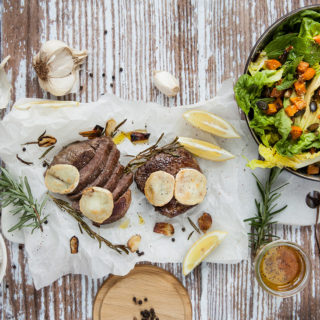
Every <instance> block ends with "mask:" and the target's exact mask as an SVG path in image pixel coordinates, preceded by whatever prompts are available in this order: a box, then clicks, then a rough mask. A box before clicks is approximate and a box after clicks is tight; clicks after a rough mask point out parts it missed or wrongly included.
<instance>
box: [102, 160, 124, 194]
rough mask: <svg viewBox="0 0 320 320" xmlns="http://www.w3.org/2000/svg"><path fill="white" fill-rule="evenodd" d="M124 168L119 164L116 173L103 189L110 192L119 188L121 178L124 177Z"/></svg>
mask: <svg viewBox="0 0 320 320" xmlns="http://www.w3.org/2000/svg"><path fill="white" fill-rule="evenodd" d="M123 170H124V167H123V166H122V165H121V164H120V163H118V164H117V166H116V167H115V168H114V171H113V173H112V175H111V177H110V179H109V180H108V182H107V183H106V184H105V185H104V186H103V188H105V189H108V190H109V191H111V192H112V191H113V190H114V189H115V187H116V186H117V184H118V182H119V180H120V178H121V177H122V174H123Z"/></svg>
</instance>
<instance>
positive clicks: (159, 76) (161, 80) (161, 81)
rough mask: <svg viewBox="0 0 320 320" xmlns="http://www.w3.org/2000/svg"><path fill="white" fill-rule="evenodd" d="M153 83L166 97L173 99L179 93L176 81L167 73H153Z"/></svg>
mask: <svg viewBox="0 0 320 320" xmlns="http://www.w3.org/2000/svg"><path fill="white" fill-rule="evenodd" d="M153 83H154V85H155V86H156V87H157V88H158V89H159V91H161V92H162V93H163V94H165V95H166V96H168V97H174V96H176V95H177V94H178V92H179V91H180V87H179V81H178V79H177V78H175V77H174V76H173V75H172V74H171V73H169V72H167V71H157V70H155V71H153Z"/></svg>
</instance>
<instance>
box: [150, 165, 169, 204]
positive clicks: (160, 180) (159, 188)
mask: <svg viewBox="0 0 320 320" xmlns="http://www.w3.org/2000/svg"><path fill="white" fill-rule="evenodd" d="M174 184H175V183H174V176H173V175H171V174H169V173H167V172H165V171H161V170H160V171H155V172H152V173H151V174H150V176H149V177H148V179H147V181H146V184H145V187H144V194H145V196H146V198H147V199H148V201H149V202H150V203H151V204H152V205H154V206H156V207H162V206H164V205H165V204H167V203H168V202H170V200H171V199H172V197H173V192H174Z"/></svg>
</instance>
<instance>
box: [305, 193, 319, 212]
mask: <svg viewBox="0 0 320 320" xmlns="http://www.w3.org/2000/svg"><path fill="white" fill-rule="evenodd" d="M306 204H307V206H308V207H309V208H312V209H314V208H316V207H317V206H319V205H320V192H318V191H311V192H309V193H308V194H307V196H306Z"/></svg>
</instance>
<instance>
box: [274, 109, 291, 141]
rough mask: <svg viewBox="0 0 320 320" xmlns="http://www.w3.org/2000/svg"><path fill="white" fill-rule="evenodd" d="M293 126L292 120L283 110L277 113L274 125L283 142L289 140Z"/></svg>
mask: <svg viewBox="0 0 320 320" xmlns="http://www.w3.org/2000/svg"><path fill="white" fill-rule="evenodd" d="M291 124H292V120H291V119H290V118H289V117H288V116H287V114H286V113H285V111H284V109H283V108H282V109H281V110H280V111H278V112H277V114H276V115H275V121H274V125H275V127H276V128H277V130H278V132H279V134H280V135H281V137H282V139H281V140H286V139H287V138H288V136H289V133H290V131H291Z"/></svg>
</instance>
